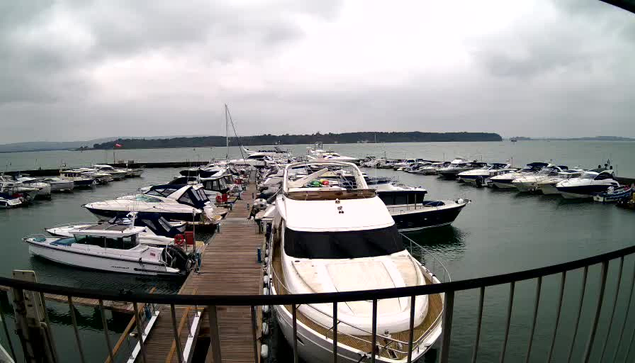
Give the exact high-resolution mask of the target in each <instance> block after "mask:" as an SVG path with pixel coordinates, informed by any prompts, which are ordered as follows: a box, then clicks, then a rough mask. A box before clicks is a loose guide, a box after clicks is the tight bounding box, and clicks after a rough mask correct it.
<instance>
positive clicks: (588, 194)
mask: <svg viewBox="0 0 635 363" xmlns="http://www.w3.org/2000/svg"><path fill="white" fill-rule="evenodd" d="M608 188H609V185H606V184H604V185H585V186H571V187H557V189H558V191H559V192H560V194H562V196H563V197H564V198H565V199H587V198H593V195H595V194H599V193H603V192H605V191H606V190H607V189H608Z"/></svg>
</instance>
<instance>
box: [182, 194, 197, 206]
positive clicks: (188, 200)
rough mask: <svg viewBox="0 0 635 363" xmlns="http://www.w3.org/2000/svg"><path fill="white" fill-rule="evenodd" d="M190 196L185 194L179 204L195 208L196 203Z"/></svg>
mask: <svg viewBox="0 0 635 363" xmlns="http://www.w3.org/2000/svg"><path fill="white" fill-rule="evenodd" d="M189 194H190V193H183V195H182V196H181V197H180V198H179V203H183V204H187V205H191V206H194V201H192V198H190V195H189Z"/></svg>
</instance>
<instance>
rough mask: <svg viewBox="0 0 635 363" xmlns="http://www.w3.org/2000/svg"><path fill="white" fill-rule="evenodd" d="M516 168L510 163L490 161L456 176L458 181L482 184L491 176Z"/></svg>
mask: <svg viewBox="0 0 635 363" xmlns="http://www.w3.org/2000/svg"><path fill="white" fill-rule="evenodd" d="M516 170H517V169H514V168H512V166H511V164H506V163H492V164H490V165H488V166H486V167H483V168H479V169H473V170H468V171H464V172H461V173H459V174H458V175H457V176H456V178H457V180H458V181H459V182H463V183H468V184H474V185H480V186H483V185H485V181H486V180H487V179H489V178H491V177H493V176H496V175H500V174H503V173H507V172H511V171H516Z"/></svg>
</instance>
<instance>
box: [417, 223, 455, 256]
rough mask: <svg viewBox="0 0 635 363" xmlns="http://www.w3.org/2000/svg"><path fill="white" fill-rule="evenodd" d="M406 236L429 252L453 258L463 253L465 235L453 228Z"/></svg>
mask: <svg viewBox="0 0 635 363" xmlns="http://www.w3.org/2000/svg"><path fill="white" fill-rule="evenodd" d="M407 236H408V237H409V238H411V239H412V240H413V241H415V242H416V243H418V244H420V245H421V246H423V247H425V248H426V249H428V250H430V251H435V252H442V253H444V254H446V255H447V256H453V258H456V257H457V256H458V255H463V254H464V253H465V239H466V237H467V233H466V232H464V231H462V230H461V229H459V228H457V227H454V226H445V227H438V228H429V229H424V230H422V231H419V232H411V233H408V234H407Z"/></svg>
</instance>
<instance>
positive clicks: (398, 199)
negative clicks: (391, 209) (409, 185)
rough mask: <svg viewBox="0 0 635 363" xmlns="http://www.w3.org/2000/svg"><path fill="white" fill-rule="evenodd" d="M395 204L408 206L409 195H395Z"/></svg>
mask: <svg viewBox="0 0 635 363" xmlns="http://www.w3.org/2000/svg"><path fill="white" fill-rule="evenodd" d="M395 204H408V193H397V194H396V195H395Z"/></svg>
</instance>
